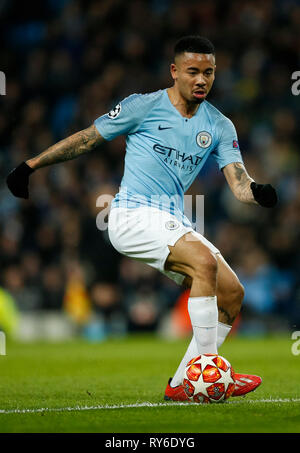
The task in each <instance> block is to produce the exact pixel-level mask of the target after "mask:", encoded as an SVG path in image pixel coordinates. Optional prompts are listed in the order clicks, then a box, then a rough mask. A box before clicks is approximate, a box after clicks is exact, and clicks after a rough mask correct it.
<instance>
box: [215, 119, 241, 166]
mask: <svg viewBox="0 0 300 453" xmlns="http://www.w3.org/2000/svg"><path fill="white" fill-rule="evenodd" d="M219 132H220V138H219V141H218V144H217V146H216V147H215V149H214V151H213V152H212V156H213V157H214V158H215V159H216V161H217V164H218V166H219V169H220V170H222V168H224V167H225V166H226V165H228V164H232V163H234V162H241V163H243V159H242V156H241V152H240V149H239V143H238V137H237V133H236V130H235V127H234V125H233V123H232V121H230V119H229V118H226V117H224V118H223V119H222V121H221V123H220V125H219Z"/></svg>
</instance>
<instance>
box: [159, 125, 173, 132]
mask: <svg viewBox="0 0 300 453" xmlns="http://www.w3.org/2000/svg"><path fill="white" fill-rule="evenodd" d="M165 129H172V127H161V125H159V126H158V130H159V131H163V130H165Z"/></svg>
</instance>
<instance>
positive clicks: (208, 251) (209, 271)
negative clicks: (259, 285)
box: [165, 232, 218, 354]
mask: <svg viewBox="0 0 300 453" xmlns="http://www.w3.org/2000/svg"><path fill="white" fill-rule="evenodd" d="M169 249H170V254H169V256H168V258H167V260H166V263H165V269H166V270H169V271H172V272H178V273H181V274H184V275H187V276H188V277H190V278H191V282H192V284H191V291H190V297H189V300H188V311H189V315H190V319H191V324H192V327H193V334H194V337H195V341H196V344H197V350H198V353H199V354H201V353H214V354H216V353H217V324H218V308H217V297H216V292H217V270H218V263H217V257H216V253H214V251H213V249H212V247H210V246H209V243H208V241H206V240H205V239H204V238H203V239H202V237H201V236H200V235H196V234H195V233H194V232H189V233H187V234H185V235H184V236H182V237H181V238H180V239H179V240H178V241H177V242H176V244H175V245H174V246H173V247H171V246H169Z"/></svg>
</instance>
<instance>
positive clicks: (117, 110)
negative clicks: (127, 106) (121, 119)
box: [108, 104, 122, 120]
mask: <svg viewBox="0 0 300 453" xmlns="http://www.w3.org/2000/svg"><path fill="white" fill-rule="evenodd" d="M121 109H122V107H121V104H117V105H116V106H115V108H113V109H112V110H111V111H110V112H109V113H108V117H109V118H110V119H112V120H114V119H115V118H117V116H118V115H120V113H121Z"/></svg>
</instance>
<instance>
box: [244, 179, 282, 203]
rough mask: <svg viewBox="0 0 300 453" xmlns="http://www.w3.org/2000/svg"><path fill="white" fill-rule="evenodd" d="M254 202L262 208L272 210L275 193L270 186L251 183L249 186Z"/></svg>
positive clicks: (275, 199)
mask: <svg viewBox="0 0 300 453" xmlns="http://www.w3.org/2000/svg"><path fill="white" fill-rule="evenodd" d="M250 187H251V190H252V193H253V196H254V200H256V201H257V203H258V204H260V205H261V206H263V207H264V208H273V207H274V206H275V205H276V203H277V201H278V198H277V193H276V190H275V189H274V187H272V186H271V184H256V182H252V183H251V184H250Z"/></svg>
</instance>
